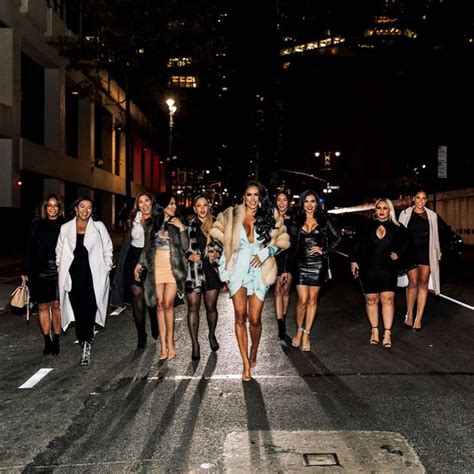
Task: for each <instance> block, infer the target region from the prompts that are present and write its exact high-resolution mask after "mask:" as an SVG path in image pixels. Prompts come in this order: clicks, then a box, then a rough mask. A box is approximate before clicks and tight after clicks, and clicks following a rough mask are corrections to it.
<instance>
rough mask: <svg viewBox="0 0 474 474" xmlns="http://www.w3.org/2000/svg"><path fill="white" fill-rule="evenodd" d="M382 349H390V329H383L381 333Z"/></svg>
mask: <svg viewBox="0 0 474 474" xmlns="http://www.w3.org/2000/svg"><path fill="white" fill-rule="evenodd" d="M382 345H383V347H384V348H385V349H391V348H392V330H391V329H384V331H383V344H382Z"/></svg>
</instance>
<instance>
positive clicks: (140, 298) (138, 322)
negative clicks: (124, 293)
mask: <svg viewBox="0 0 474 474" xmlns="http://www.w3.org/2000/svg"><path fill="white" fill-rule="evenodd" d="M130 292H131V293H132V312H133V318H134V320H135V326H136V327H137V335H138V345H139V346H141V347H143V346H144V344H145V343H146V338H147V334H146V305H145V297H144V293H143V287H141V286H138V285H130Z"/></svg>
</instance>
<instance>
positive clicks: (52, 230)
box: [23, 218, 64, 303]
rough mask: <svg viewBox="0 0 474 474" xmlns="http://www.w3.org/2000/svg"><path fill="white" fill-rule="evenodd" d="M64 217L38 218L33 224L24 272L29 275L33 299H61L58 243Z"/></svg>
mask: <svg viewBox="0 0 474 474" xmlns="http://www.w3.org/2000/svg"><path fill="white" fill-rule="evenodd" d="M63 223H64V219H62V218H58V219H54V220H52V219H45V220H40V219H37V220H35V221H33V223H32V225H31V232H30V238H29V242H28V247H27V252H26V255H25V260H24V262H23V274H24V275H28V278H29V282H30V289H31V299H32V301H36V302H37V303H50V302H52V301H59V289H58V271H57V268H56V243H57V241H58V236H59V231H60V229H61V226H62V224H63Z"/></svg>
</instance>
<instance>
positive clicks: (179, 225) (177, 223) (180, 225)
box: [168, 217, 186, 232]
mask: <svg viewBox="0 0 474 474" xmlns="http://www.w3.org/2000/svg"><path fill="white" fill-rule="evenodd" d="M168 222H169V223H170V224H172V225H174V226H175V227H177V228H178V229H179V230H180V231H181V232H182V231H183V230H185V229H186V226H185V225H184V224H183V223H182V222H181V221H180V220H179V219H178V218H177V217H172V218H171V219H170V220H169V221H168Z"/></svg>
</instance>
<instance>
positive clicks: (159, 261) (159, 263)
mask: <svg viewBox="0 0 474 474" xmlns="http://www.w3.org/2000/svg"><path fill="white" fill-rule="evenodd" d="M155 283H156V284H160V283H176V279H175V278H174V275H173V270H172V269H171V258H170V251H169V250H157V251H156V252H155Z"/></svg>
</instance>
